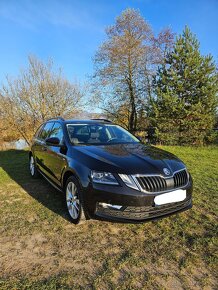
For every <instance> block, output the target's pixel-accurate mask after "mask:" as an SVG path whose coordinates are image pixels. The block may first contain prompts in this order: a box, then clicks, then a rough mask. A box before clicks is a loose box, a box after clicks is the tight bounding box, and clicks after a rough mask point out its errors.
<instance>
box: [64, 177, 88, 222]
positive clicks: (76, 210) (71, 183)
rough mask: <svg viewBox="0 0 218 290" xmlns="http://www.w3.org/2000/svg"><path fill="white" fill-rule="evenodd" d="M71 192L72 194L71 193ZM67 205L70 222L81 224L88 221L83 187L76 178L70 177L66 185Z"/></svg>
mask: <svg viewBox="0 0 218 290" xmlns="http://www.w3.org/2000/svg"><path fill="white" fill-rule="evenodd" d="M70 191H71V193H70ZM64 192H65V205H66V210H67V213H68V215H69V218H70V221H71V222H72V223H74V224H79V223H81V222H83V221H85V220H86V216H85V211H84V206H83V200H82V192H81V187H80V184H79V182H78V180H77V179H76V178H75V177H74V176H70V177H69V178H68V179H67V182H66V184H65V189H64Z"/></svg>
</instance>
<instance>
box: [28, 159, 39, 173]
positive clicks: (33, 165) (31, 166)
mask: <svg viewBox="0 0 218 290" xmlns="http://www.w3.org/2000/svg"><path fill="white" fill-rule="evenodd" d="M29 170H30V175H31V176H32V177H33V178H38V177H39V172H38V170H37V167H36V163H35V160H34V157H33V155H31V156H30V158H29Z"/></svg>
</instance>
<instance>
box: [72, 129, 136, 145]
mask: <svg viewBox="0 0 218 290" xmlns="http://www.w3.org/2000/svg"><path fill="white" fill-rule="evenodd" d="M67 131H68V135H69V138H70V141H71V142H72V143H73V144H75V145H76V144H81V145H109V144H121V143H137V142H139V140H138V139H137V138H136V137H134V136H133V135H132V134H130V133H129V132H128V131H126V130H125V129H123V128H121V127H120V126H117V125H107V124H106V125H105V124H103V125H99V124H67Z"/></svg>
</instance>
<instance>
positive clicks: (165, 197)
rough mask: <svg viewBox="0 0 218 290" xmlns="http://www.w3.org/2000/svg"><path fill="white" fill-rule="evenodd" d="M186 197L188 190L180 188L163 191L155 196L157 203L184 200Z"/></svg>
mask: <svg viewBox="0 0 218 290" xmlns="http://www.w3.org/2000/svg"><path fill="white" fill-rule="evenodd" d="M185 198H186V190H183V189H178V190H174V191H171V192H167V193H163V194H160V195H157V196H155V198H154V203H155V205H162V204H166V203H172V202H179V201H183V200H184V199H185Z"/></svg>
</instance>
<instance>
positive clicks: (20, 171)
mask: <svg viewBox="0 0 218 290" xmlns="http://www.w3.org/2000/svg"><path fill="white" fill-rule="evenodd" d="M28 161H29V160H28V151H26V150H16V149H10V150H5V151H0V167H2V169H3V170H4V171H5V172H6V173H7V175H8V176H9V177H10V178H11V180H14V181H15V182H16V183H17V184H18V185H19V186H20V187H22V188H23V189H24V190H25V191H26V192H27V194H29V195H30V196H31V197H32V198H34V199H35V200H37V201H38V202H39V203H40V204H42V205H43V206H45V207H46V208H48V209H49V210H51V211H53V212H55V213H56V214H58V215H60V216H61V217H63V218H64V219H66V220H67V221H69V218H68V215H67V212H66V209H65V204H64V198H63V194H62V193H61V192H59V191H57V190H56V189H54V188H53V187H52V186H51V185H50V184H49V183H48V182H47V181H45V179H44V178H43V177H41V178H39V179H33V178H32V177H31V176H30V173H29V167H28V166H29V162H28ZM3 183H4V181H3Z"/></svg>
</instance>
